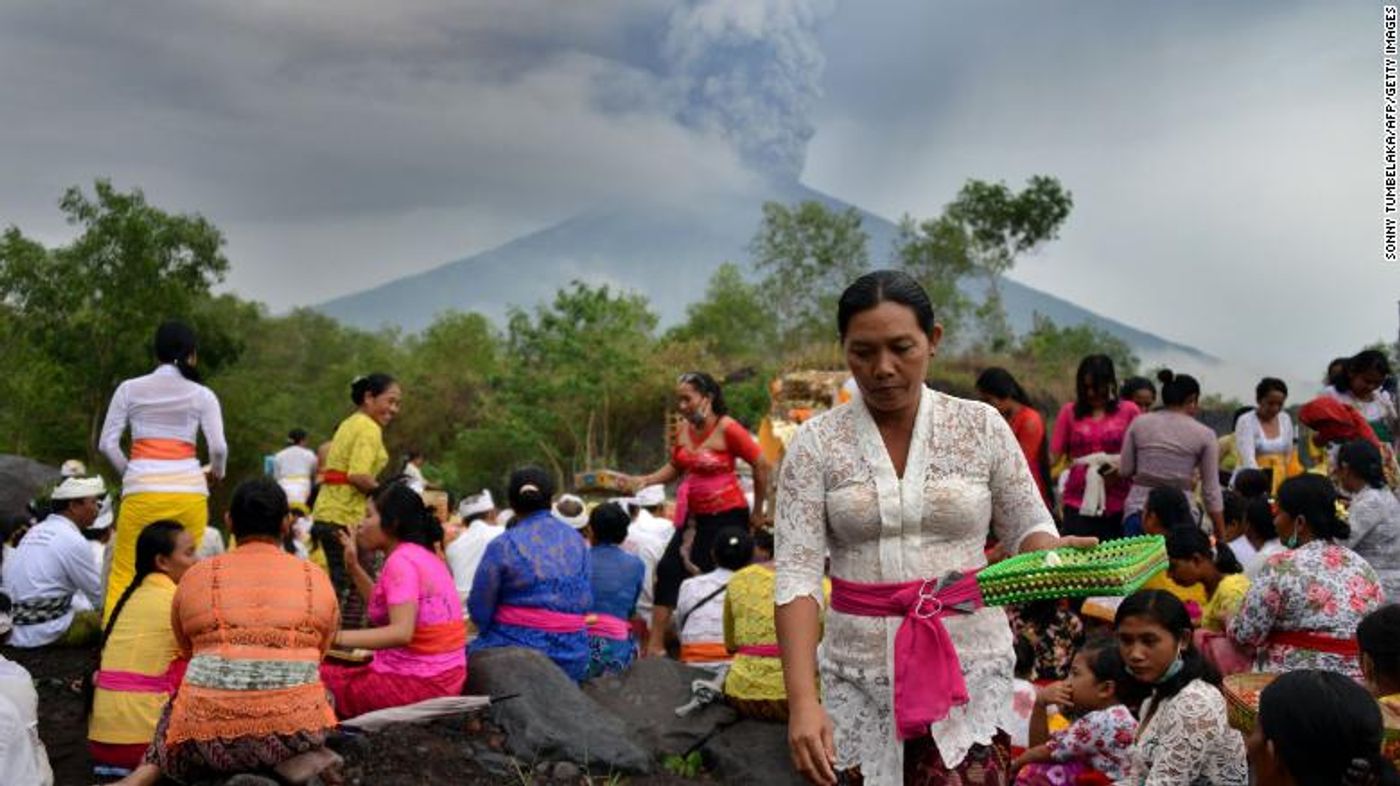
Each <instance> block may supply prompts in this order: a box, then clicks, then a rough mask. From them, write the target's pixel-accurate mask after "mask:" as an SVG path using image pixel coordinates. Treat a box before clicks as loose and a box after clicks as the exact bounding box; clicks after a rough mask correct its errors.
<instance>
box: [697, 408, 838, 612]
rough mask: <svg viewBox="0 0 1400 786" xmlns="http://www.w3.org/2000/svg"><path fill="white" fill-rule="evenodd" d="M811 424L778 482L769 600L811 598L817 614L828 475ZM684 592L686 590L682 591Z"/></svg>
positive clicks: (801, 434)
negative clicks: (774, 575)
mask: <svg viewBox="0 0 1400 786" xmlns="http://www.w3.org/2000/svg"><path fill="white" fill-rule="evenodd" d="M813 425H814V424H813V423H806V424H803V425H802V427H801V428H800V429H798V432H797V436H796V437H794V438H793V440H792V444H790V445H789V446H788V449H787V455H786V456H784V457H783V463H782V469H781V472H780V473H779V475H780V477H779V478H778V500H777V504H776V506H775V510H776V513H777V515H776V516H775V517H774V522H773V540H774V545H775V548H774V551H775V554H774V570H775V572H776V574H777V578H776V581H775V584H774V590H773V600H774V603H775V604H776V605H778V606H785V605H787V604H789V603H791V602H793V601H794V600H796V599H797V598H800V597H804V596H805V597H810V598H812V599H813V600H815V601H816V602H817V606H818V607H819V608H820V607H821V606H823V605H824V601H825V597H826V596H825V593H824V592H823V591H822V579H823V578H824V576H825V568H826V474H825V470H824V469H823V457H822V444H821V440H820V437H819V434H818V433H817V432H816V431H815V430H814V428H813ZM682 589H684V588H682Z"/></svg>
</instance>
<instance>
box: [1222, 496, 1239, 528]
mask: <svg viewBox="0 0 1400 786" xmlns="http://www.w3.org/2000/svg"><path fill="white" fill-rule="evenodd" d="M1244 508H1245V498H1244V496H1242V495H1241V494H1240V493H1239V492H1237V491H1234V490H1232V489H1225V490H1224V491H1222V492H1220V517H1221V518H1223V519H1225V523H1226V524H1229V523H1230V522H1232V521H1241V522H1242V521H1244Z"/></svg>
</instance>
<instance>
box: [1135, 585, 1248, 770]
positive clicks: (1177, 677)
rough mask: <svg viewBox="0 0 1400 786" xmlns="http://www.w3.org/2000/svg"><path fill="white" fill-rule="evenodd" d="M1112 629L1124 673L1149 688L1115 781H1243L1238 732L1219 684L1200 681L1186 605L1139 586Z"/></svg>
mask: <svg viewBox="0 0 1400 786" xmlns="http://www.w3.org/2000/svg"><path fill="white" fill-rule="evenodd" d="M1114 629H1115V631H1116V632H1117V635H1118V648H1119V650H1120V651H1121V652H1122V654H1123V664H1124V665H1125V666H1126V667H1127V669H1128V673H1129V675H1131V676H1132V678H1133V679H1134V680H1136V681H1137V682H1138V683H1140V685H1141V686H1143V687H1144V688H1145V689H1147V690H1150V691H1151V695H1150V696H1149V697H1148V699H1147V700H1146V701H1144V702H1143V703H1142V707H1141V709H1139V710H1138V734H1137V742H1136V744H1135V745H1134V746H1133V751H1132V753H1131V755H1130V759H1129V765H1128V767H1129V769H1128V775H1127V777H1126V778H1124V779H1122V780H1120V781H1118V783H1117V786H1245V785H1246V784H1247V783H1249V771H1248V766H1247V765H1246V763H1245V751H1244V738H1243V737H1241V736H1240V733H1239V732H1238V731H1235V730H1234V729H1232V728H1230V724H1229V722H1228V721H1227V719H1226V715H1225V697H1224V696H1222V695H1221V693H1220V689H1219V688H1217V687H1216V686H1215V685H1212V684H1211V683H1210V682H1207V681H1206V679H1205V675H1206V672H1207V670H1208V669H1207V666H1206V665H1205V660H1204V659H1203V658H1202V657H1201V654H1200V653H1199V652H1198V651H1197V650H1196V648H1195V647H1194V646H1192V644H1191V616H1190V615H1189V614H1188V613H1187V612H1186V606H1185V605H1183V604H1182V602H1181V601H1180V600H1178V599H1177V597H1176V596H1175V595H1173V594H1171V593H1170V592H1167V591H1166V590H1141V591H1139V592H1136V593H1133V594H1132V595H1129V596H1128V597H1127V598H1125V599H1124V600H1123V603H1122V604H1121V605H1119V606H1118V613H1117V615H1116V617H1115V619H1114Z"/></svg>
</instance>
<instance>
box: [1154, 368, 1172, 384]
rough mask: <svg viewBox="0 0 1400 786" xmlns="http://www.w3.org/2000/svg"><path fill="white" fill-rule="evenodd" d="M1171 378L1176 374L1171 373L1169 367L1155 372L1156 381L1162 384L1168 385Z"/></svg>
mask: <svg viewBox="0 0 1400 786" xmlns="http://www.w3.org/2000/svg"><path fill="white" fill-rule="evenodd" d="M1173 379H1176V374H1174V373H1172V370H1171V369H1169V368H1164V369H1162V370H1161V371H1158V372H1157V381H1158V382H1160V383H1162V384H1163V385H1170V384H1171V382H1172V380H1173Z"/></svg>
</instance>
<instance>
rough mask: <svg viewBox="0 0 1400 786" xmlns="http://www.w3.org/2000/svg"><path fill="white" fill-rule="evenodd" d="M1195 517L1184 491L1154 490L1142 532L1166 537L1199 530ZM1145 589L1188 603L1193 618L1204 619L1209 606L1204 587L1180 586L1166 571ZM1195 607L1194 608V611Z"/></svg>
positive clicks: (1155, 577)
mask: <svg viewBox="0 0 1400 786" xmlns="http://www.w3.org/2000/svg"><path fill="white" fill-rule="evenodd" d="M1197 526H1198V525H1197V524H1196V519H1195V517H1194V516H1193V515H1192V514H1191V504H1190V503H1189V502H1188V501H1187V499H1186V495H1185V494H1184V493H1182V492H1181V490H1180V489H1173V488H1159V489H1152V491H1151V492H1150V493H1148V495H1147V502H1146V503H1145V504H1144V506H1143V509H1142V531H1143V532H1144V533H1146V534H1148V535H1163V536H1165V535H1166V534H1167V533H1168V532H1171V531H1172V530H1174V529H1176V528H1177V527H1197ZM1142 588H1143V589H1159V590H1166V591H1167V592H1170V593H1171V594H1173V595H1175V596H1176V597H1177V598H1179V599H1180V600H1181V602H1182V603H1185V604H1187V609H1188V610H1190V612H1191V616H1192V618H1193V619H1194V618H1196V617H1198V616H1200V612H1201V609H1203V608H1205V605H1206V590H1205V587H1202V586H1199V585H1197V586H1192V587H1183V586H1181V585H1180V584H1178V583H1176V582H1175V581H1174V580H1173V579H1172V577H1171V572H1170V571H1163V572H1161V573H1158V574H1157V575H1156V576H1153V577H1152V578H1150V579H1148V580H1147V583H1145V584H1143V585H1142ZM1193 606H1194V608H1193Z"/></svg>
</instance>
